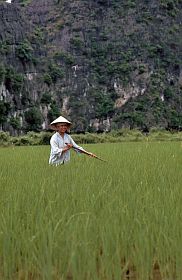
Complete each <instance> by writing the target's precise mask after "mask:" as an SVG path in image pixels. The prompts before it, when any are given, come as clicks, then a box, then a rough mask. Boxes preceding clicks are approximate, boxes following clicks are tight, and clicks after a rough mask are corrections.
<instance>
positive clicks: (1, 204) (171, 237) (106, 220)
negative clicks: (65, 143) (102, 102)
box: [0, 142, 182, 280]
mask: <svg viewBox="0 0 182 280" xmlns="http://www.w3.org/2000/svg"><path fill="white" fill-rule="evenodd" d="M83 146H84V148H86V149H87V150H89V151H92V152H94V153H96V154H97V155H98V156H100V157H102V158H104V159H105V160H107V162H106V163H105V162H101V161H99V160H96V159H93V158H89V157H87V156H85V155H76V154H75V153H74V152H73V151H72V155H71V162H70V163H69V164H65V165H63V166H58V167H52V166H49V165H48V158H49V146H34V147H15V148H13V147H9V148H1V149H0V193H1V195H0V279H2V280H4V279H5V280H16V279H17V280H19V279H20V280H34V279H35V280H39V279H42V280H58V279H59V280H119V279H121V280H122V279H123V280H124V279H127V280H149V279H150V280H175V279H182V248H181V246H182V172H181V167H182V147H181V144H180V143H179V142H161V143H160V142H158V143H157V142H155V143H154V142H153V143H149V142H147V143H146V142H138V143H134V142H130V143H120V144H97V145H83Z"/></svg>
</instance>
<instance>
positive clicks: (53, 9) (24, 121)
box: [0, 0, 182, 134]
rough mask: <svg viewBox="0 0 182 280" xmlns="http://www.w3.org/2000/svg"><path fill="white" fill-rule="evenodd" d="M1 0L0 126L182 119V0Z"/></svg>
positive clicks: (94, 126) (172, 125)
mask: <svg viewBox="0 0 182 280" xmlns="http://www.w3.org/2000/svg"><path fill="white" fill-rule="evenodd" d="M10 2H11V3H7V2H6V1H4V0H0V125H1V129H2V130H5V131H10V133H11V134H19V133H24V132H26V131H29V130H34V131H40V130H42V129H48V124H49V123H50V121H52V120H53V119H54V118H56V117H57V116H59V115H60V114H63V115H64V116H65V117H68V118H69V119H70V120H72V121H73V122H74V125H73V130H74V131H77V132H81V131H108V130H111V129H117V128H121V127H129V128H139V129H142V130H145V131H147V130H149V129H150V128H151V127H157V128H158V127H159V128H161V127H162V128H166V129H178V130H180V129H181V128H182V0H135V1H134V0H126V1H122V0H77V1H76V0H70V1H67V0H39V1H37V0H14V1H13V0H12V1H10Z"/></svg>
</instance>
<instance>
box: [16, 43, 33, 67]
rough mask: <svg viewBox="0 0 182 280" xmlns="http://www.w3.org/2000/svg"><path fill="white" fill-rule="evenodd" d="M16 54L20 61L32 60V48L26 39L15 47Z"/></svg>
mask: <svg viewBox="0 0 182 280" xmlns="http://www.w3.org/2000/svg"><path fill="white" fill-rule="evenodd" d="M16 55H17V57H18V58H19V59H20V60H21V61H22V62H26V63H27V62H30V61H32V60H33V48H32V46H31V44H30V42H29V41H28V40H24V41H23V42H21V43H20V44H19V46H17V47H16Z"/></svg>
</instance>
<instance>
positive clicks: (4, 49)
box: [0, 1, 10, 55]
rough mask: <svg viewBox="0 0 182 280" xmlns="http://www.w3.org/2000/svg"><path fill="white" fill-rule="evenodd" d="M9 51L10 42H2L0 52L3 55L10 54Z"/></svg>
mask: <svg viewBox="0 0 182 280" xmlns="http://www.w3.org/2000/svg"><path fill="white" fill-rule="evenodd" d="M3 2H4V1H3ZM9 53H10V46H9V43H8V42H7V41H2V42H0V54H1V55H8V54H9Z"/></svg>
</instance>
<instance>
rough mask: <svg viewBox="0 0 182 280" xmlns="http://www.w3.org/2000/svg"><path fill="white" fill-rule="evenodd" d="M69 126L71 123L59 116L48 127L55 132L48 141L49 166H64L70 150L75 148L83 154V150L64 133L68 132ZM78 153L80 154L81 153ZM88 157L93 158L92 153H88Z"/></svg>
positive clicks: (68, 158)
mask: <svg viewBox="0 0 182 280" xmlns="http://www.w3.org/2000/svg"><path fill="white" fill-rule="evenodd" d="M70 126H71V122H69V121H68V120H67V119H65V118H64V117H62V116H60V117H59V118H57V119H56V120H54V121H53V122H52V123H51V125H50V127H51V128H52V129H53V130H55V131H56V133H54V134H53V136H52V137H51V140H50V144H51V153H50V158H49V164H55V165H59V164H64V163H66V162H68V161H69V160H70V149H71V148H75V150H76V149H79V150H81V151H83V152H85V150H84V149H83V148H82V147H80V146H78V145H77V144H76V143H75V142H74V141H73V139H72V138H71V136H70V135H69V134H67V133H66V132H67V131H68V130H69V128H70ZM81 151H80V152H81ZM88 154H89V155H90V156H93V154H92V153H88Z"/></svg>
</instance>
